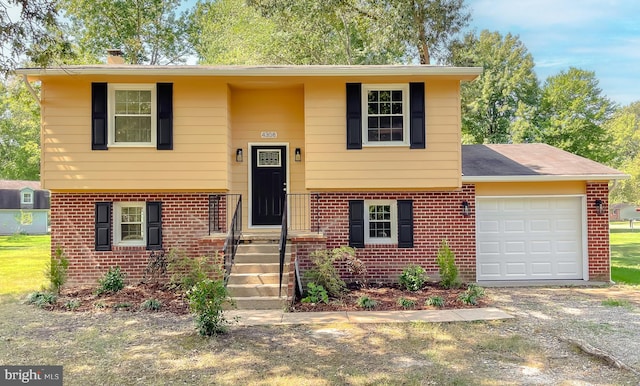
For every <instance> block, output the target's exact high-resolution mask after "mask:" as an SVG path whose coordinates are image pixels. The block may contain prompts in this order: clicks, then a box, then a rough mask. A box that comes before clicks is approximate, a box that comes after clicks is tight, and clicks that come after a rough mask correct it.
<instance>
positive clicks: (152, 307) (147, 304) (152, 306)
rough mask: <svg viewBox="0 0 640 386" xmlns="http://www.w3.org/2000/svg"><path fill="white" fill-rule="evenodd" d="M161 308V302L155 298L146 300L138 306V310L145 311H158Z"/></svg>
mask: <svg viewBox="0 0 640 386" xmlns="http://www.w3.org/2000/svg"><path fill="white" fill-rule="evenodd" d="M160 308H162V302H161V301H160V300H158V299H156V298H151V299H147V300H145V301H144V302H142V304H140V309H143V310H147V311H160Z"/></svg>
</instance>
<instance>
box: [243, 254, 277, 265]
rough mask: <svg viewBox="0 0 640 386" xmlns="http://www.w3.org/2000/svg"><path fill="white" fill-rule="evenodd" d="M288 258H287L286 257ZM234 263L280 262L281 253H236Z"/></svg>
mask: <svg viewBox="0 0 640 386" xmlns="http://www.w3.org/2000/svg"><path fill="white" fill-rule="evenodd" d="M285 260H286V258H285ZM233 262H234V264H248V263H255V264H264V263H267V264H268V263H278V264H280V255H279V254H278V253H236V256H235V258H234V259H233Z"/></svg>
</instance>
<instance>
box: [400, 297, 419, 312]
mask: <svg viewBox="0 0 640 386" xmlns="http://www.w3.org/2000/svg"><path fill="white" fill-rule="evenodd" d="M397 303H398V305H399V306H400V307H402V308H404V309H405V310H406V309H410V308H413V307H415V306H416V301H415V300H411V299H407V298H405V297H401V298H399V299H398V301H397Z"/></svg>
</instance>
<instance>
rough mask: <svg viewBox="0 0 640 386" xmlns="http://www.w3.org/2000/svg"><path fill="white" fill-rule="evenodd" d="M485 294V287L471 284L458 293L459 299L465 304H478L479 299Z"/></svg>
mask: <svg viewBox="0 0 640 386" xmlns="http://www.w3.org/2000/svg"><path fill="white" fill-rule="evenodd" d="M483 296H484V288H482V287H480V286H478V285H476V284H469V286H468V287H467V289H466V290H465V291H464V292H463V293H461V294H460V295H458V299H459V300H460V301H461V302H463V303H464V304H469V305H473V306H476V305H478V299H479V298H481V297H483Z"/></svg>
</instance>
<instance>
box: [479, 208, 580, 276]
mask: <svg viewBox="0 0 640 386" xmlns="http://www.w3.org/2000/svg"><path fill="white" fill-rule="evenodd" d="M584 206H585V205H584V197H580V196H565V197H563V196H551V197H547V196H543V197H539V196H534V197H478V198H477V201H476V243H477V244H476V255H477V271H476V272H477V280H478V281H481V280H549V279H565V280H567V279H586V276H587V274H586V272H585V267H586V266H587V263H586V251H587V246H586V233H585V232H586V218H585V216H584V214H583V213H584Z"/></svg>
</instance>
